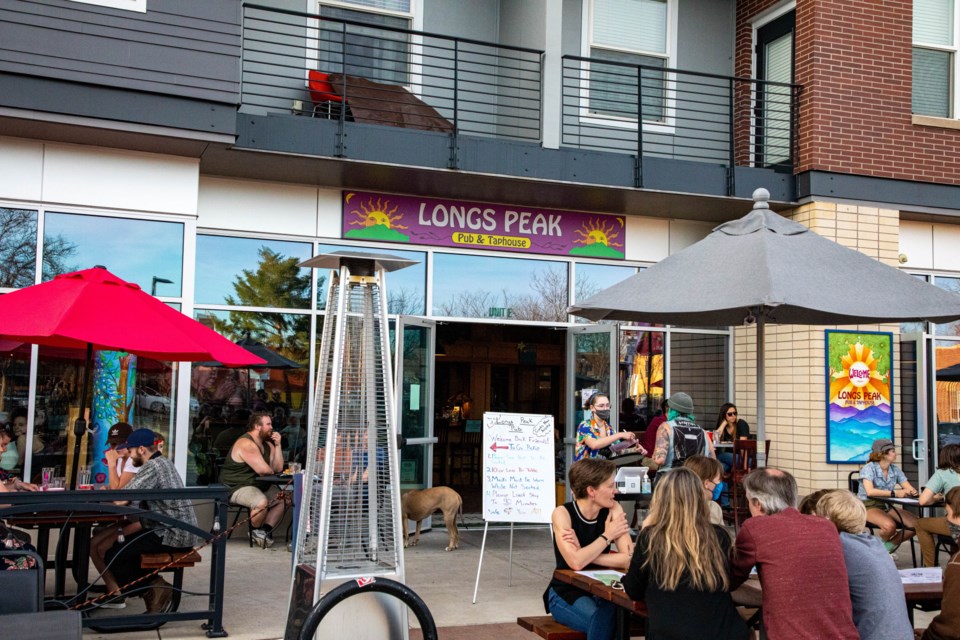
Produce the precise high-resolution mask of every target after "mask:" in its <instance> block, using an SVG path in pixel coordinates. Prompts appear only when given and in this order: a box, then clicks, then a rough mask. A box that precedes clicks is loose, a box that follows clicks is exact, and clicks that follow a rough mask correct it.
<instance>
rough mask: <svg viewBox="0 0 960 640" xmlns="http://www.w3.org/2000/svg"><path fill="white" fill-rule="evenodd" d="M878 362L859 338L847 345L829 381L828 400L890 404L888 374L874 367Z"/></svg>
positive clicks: (855, 404)
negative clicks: (837, 367) (854, 342)
mask: <svg viewBox="0 0 960 640" xmlns="http://www.w3.org/2000/svg"><path fill="white" fill-rule="evenodd" d="M877 364H878V361H877V359H876V358H874V357H873V350H872V349H871V348H870V347H868V346H865V345H863V344H861V343H860V342H859V341H858V342H857V343H856V344H852V345H850V350H849V351H848V352H847V353H846V354H845V355H844V356H843V357H842V358H840V369H839V370H838V371H836V372H834V374H833V380H832V381H831V382H830V402H831V403H833V404H838V405H840V406H871V405H879V404H886V405H889V404H890V385H889V384H888V382H887V381H886V378H887V376H886V375H881V374H880V373H879V372H878V371H877Z"/></svg>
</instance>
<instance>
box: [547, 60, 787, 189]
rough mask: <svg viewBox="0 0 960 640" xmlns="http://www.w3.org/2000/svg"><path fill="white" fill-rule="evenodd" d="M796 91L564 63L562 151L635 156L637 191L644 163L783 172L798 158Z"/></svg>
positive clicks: (652, 69) (597, 63) (624, 66)
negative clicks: (671, 162) (664, 161)
mask: <svg viewBox="0 0 960 640" xmlns="http://www.w3.org/2000/svg"><path fill="white" fill-rule="evenodd" d="M799 89H800V87H799V85H794V84H784V83H778V82H763V81H760V80H751V79H748V78H736V77H731V76H720V75H715V74H709V73H697V72H691V71H682V70H679V69H668V68H664V67H656V66H651V65H639V64H630V63H624V62H616V61H611V60H598V59H591V58H583V57H579V56H564V57H563V109H562V135H561V144H562V145H564V146H569V147H577V148H582V149H594V150H602V151H619V152H622V153H629V154H633V155H635V156H636V157H637V186H642V185H643V173H642V171H643V169H642V167H643V158H644V157H650V156H658V157H664V158H673V159H677V160H690V161H698V162H711V163H716V164H720V165H724V166H727V167H735V166H749V167H775V168H781V167H782V168H784V169H788V168H791V167H792V166H793V164H794V159H795V157H796V139H797V136H796V122H797V117H796V116H797V106H798V98H799ZM638 123H642V126H638ZM731 173H732V172H731Z"/></svg>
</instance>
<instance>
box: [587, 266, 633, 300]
mask: <svg viewBox="0 0 960 640" xmlns="http://www.w3.org/2000/svg"><path fill="white" fill-rule="evenodd" d="M636 273H637V268H636V267H621V266H618V265H609V264H580V263H577V265H576V274H577V275H576V283H577V286H576V287H575V289H574V292H573V295H574V301H575V302H583V301H584V300H586V299H587V298H589V297H591V296H593V295H594V294H597V293H599V292H601V291H603V290H604V289H606V288H607V287H612V286H613V285H615V284H617V283H619V282H623V281H624V280H626V279H627V278H629V277H630V276H632V275H636Z"/></svg>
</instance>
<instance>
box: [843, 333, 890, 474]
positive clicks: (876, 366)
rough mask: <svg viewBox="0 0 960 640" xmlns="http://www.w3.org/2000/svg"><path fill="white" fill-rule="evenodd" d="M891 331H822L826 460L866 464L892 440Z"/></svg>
mask: <svg viewBox="0 0 960 640" xmlns="http://www.w3.org/2000/svg"><path fill="white" fill-rule="evenodd" d="M892 347H893V334H891V333H874V332H853V331H831V330H828V331H827V332H826V349H827V371H826V375H827V462H832V463H838V464H839V463H849V462H866V461H867V458H868V456H869V455H870V446H871V444H872V443H873V441H874V440H876V439H877V438H890V439H893V391H892V390H893V378H892V375H893V374H892V371H893V349H892Z"/></svg>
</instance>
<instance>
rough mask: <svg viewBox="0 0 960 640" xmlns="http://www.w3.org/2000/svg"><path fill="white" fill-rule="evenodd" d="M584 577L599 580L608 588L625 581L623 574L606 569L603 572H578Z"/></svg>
mask: <svg viewBox="0 0 960 640" xmlns="http://www.w3.org/2000/svg"><path fill="white" fill-rule="evenodd" d="M577 573H579V574H580V575H582V576H587V577H588V578H593V579H594V580H599V581H600V582H602V583H603V584H605V585H607V586H608V587H609V586H610V585H611V584H612V583H613V582H614V581H617V582H619V581H620V580H622V579H623V573H622V572H620V571H616V570H614V569H606V570H603V571H596V570H594V571H577Z"/></svg>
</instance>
